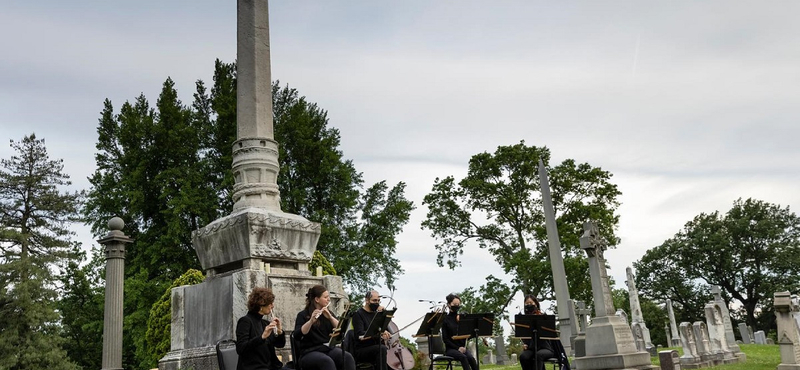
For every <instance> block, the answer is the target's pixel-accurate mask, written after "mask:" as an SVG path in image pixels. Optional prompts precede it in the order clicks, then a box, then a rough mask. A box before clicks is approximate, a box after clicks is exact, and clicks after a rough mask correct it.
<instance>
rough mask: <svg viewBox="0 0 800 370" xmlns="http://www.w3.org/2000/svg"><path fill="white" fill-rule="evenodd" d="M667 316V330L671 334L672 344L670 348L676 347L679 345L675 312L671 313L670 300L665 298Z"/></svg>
mask: <svg viewBox="0 0 800 370" xmlns="http://www.w3.org/2000/svg"><path fill="white" fill-rule="evenodd" d="M667 314H668V315H669V328H670V332H671V333H672V343H670V344H669V345H670V347H677V346H679V345H680V344H681V341H680V339H678V338H680V334H678V324H677V323H675V312H673V311H672V300H671V299H669V298H667Z"/></svg>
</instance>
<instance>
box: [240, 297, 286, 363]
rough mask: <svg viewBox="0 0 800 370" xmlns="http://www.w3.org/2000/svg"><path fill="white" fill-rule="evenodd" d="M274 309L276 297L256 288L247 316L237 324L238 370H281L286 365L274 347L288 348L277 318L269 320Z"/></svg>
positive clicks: (249, 300) (248, 302) (248, 303)
mask: <svg viewBox="0 0 800 370" xmlns="http://www.w3.org/2000/svg"><path fill="white" fill-rule="evenodd" d="M274 308H275V294H273V293H272V290H270V289H267V288H255V289H253V291H252V292H250V295H249V296H248V297H247V309H248V311H247V314H246V315H244V316H242V317H241V318H239V321H237V322H236V353H237V354H238V355H239V363H238V365H236V369H237V370H263V369H267V370H278V369H280V368H281V367H283V363H281V361H280V360H278V356H277V355H275V348H276V347H277V348H283V346H285V345H286V335H285V334H284V332H283V328H282V327H281V320H280V319H278V318H277V317H274V318H272V319H271V320H269V321H267V320H264V316H265V315H270V314H271V313H272V310H273V309H274Z"/></svg>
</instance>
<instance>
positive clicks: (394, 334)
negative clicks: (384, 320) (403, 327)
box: [384, 322, 414, 370]
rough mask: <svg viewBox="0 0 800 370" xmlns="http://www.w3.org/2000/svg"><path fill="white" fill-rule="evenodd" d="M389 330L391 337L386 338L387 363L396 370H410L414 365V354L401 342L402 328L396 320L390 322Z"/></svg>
mask: <svg viewBox="0 0 800 370" xmlns="http://www.w3.org/2000/svg"><path fill="white" fill-rule="evenodd" d="M388 329H389V330H388V331H389V333H390V334H391V335H390V336H389V339H386V340H384V344H385V345H386V365H388V366H389V367H390V368H392V369H394V370H410V369H411V368H413V367H414V355H413V354H411V351H410V350H409V349H408V348H406V346H404V345H403V344H402V343H400V330H399V329H398V328H397V325H396V324H395V323H394V322H390V323H389V326H388Z"/></svg>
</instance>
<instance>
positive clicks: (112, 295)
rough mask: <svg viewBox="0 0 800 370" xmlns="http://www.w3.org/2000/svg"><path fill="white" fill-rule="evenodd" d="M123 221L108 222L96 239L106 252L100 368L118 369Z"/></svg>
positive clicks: (119, 359) (120, 360)
mask: <svg viewBox="0 0 800 370" xmlns="http://www.w3.org/2000/svg"><path fill="white" fill-rule="evenodd" d="M123 227H125V222H124V221H122V219H121V218H119V217H114V218H112V219H111V220H109V221H108V228H109V230H110V231H109V232H108V234H106V236H105V237H103V238H102V239H100V240H98V241H97V242H98V243H100V244H101V245H103V247H104V248H105V249H104V252H105V255H106V303H105V312H104V313H103V363H102V366H103V370H111V369H120V370H121V369H122V293H123V286H124V284H123V283H124V279H125V244H130V243H133V239H131V238H129V237H127V236H125V234H124V233H123V232H122V228H123Z"/></svg>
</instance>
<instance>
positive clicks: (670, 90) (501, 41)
mask: <svg viewBox="0 0 800 370" xmlns="http://www.w3.org/2000/svg"><path fill="white" fill-rule="evenodd" d="M0 3H2V5H0V7H1V8H2V11H0V34H2V35H3V36H2V37H0V128H2V131H1V132H2V135H0V138H2V139H4V140H10V139H14V140H19V139H21V138H22V137H23V136H24V135H27V134H30V133H32V132H35V133H36V135H37V136H38V137H40V138H42V137H43V138H45V139H46V144H47V148H48V150H49V152H50V154H51V157H53V158H63V159H64V161H65V170H66V172H67V173H69V174H71V175H72V178H73V180H74V183H75V187H76V188H88V182H87V181H86V178H87V176H89V174H90V173H91V172H92V171H93V170H94V165H95V163H94V158H93V153H94V145H95V142H96V139H97V134H96V127H97V122H98V118H99V117H100V111H101V109H102V102H103V100H104V99H106V98H108V99H110V100H111V101H112V102H113V104H114V107H115V108H116V109H119V107H120V106H121V105H122V103H123V102H125V101H126V100H133V99H134V98H135V97H136V96H138V95H139V94H140V93H144V94H145V95H146V96H147V98H148V99H149V100H150V102H151V104H154V103H155V101H156V99H157V97H158V92H159V91H160V89H161V84H162V83H163V82H164V80H165V79H166V78H167V77H172V79H173V80H174V81H175V83H176V86H177V89H178V92H179V94H180V97H181V99H182V100H183V102H184V104H190V103H191V101H192V93H193V92H194V83H195V81H196V80H198V79H202V80H204V81H206V83H207V85H209V84H211V76H212V73H213V67H214V59H215V58H220V59H221V60H223V61H226V62H230V61H233V60H234V59H235V54H236V40H235V38H236V5H235V2H234V1H213V2H212V1H198V0H191V1H189V0H181V1H163V0H160V1H150V0H147V1H145V0H141V1H135V2H132V1H128V2H120V1H99V0H98V1H69V2H65V1H26V2H23V1H6V0H3V1H0ZM798 14H800V2H797V1H770V2H744V1H703V2H697V1H669V2H666V1H665V2H659V3H655V2H641V1H603V2H597V1H585V2H541V1H492V2H489V1H483V2H477V1H435V2H432V1H392V2H376V1H350V2H347V3H343V2H328V1H315V2H311V1H298V0H292V1H274V2H273V3H272V4H271V7H270V18H271V21H270V22H271V24H270V32H271V50H272V76H273V78H274V79H279V80H280V81H281V83H282V84H289V85H290V86H291V87H294V88H297V89H298V90H299V92H300V93H301V94H302V95H305V96H306V97H307V98H308V100H310V101H312V102H316V103H318V104H319V105H320V106H321V107H322V108H324V109H326V110H327V111H328V116H329V118H330V125H331V126H333V127H336V128H338V129H339V130H340V132H341V136H342V146H341V149H342V150H343V152H344V155H345V157H346V158H349V159H352V160H353V161H354V163H355V166H356V168H357V169H358V170H359V171H362V172H363V173H364V177H365V180H366V182H367V184H372V183H374V182H376V181H380V180H383V179H386V180H388V181H389V182H390V183H396V182H398V181H405V182H406V183H407V184H408V188H407V197H408V198H409V199H411V200H413V201H414V202H415V204H416V205H417V210H416V211H415V212H414V213H413V215H412V218H411V221H410V222H409V224H408V225H407V227H406V228H405V230H404V232H403V233H402V234H401V235H400V237H399V240H400V244H399V246H398V253H397V257H398V258H399V259H400V260H401V262H402V265H403V267H404V268H405V270H406V274H405V275H404V276H402V277H401V278H400V281H399V283H398V289H397V291H396V293H395V296H396V297H397V298H398V301H399V308H400V311H398V315H397V317H396V319H397V320H396V321H397V322H398V323H399V324H400V325H403V324H404V323H407V322H410V321H412V320H413V319H415V318H416V317H418V316H419V315H421V314H422V313H424V311H425V310H426V309H427V306H425V305H423V304H422V303H418V302H416V301H417V300H418V299H436V300H438V299H443V297H444V296H445V295H446V294H447V293H448V292H451V291H460V290H462V289H464V288H466V287H468V286H476V287H477V286H479V285H480V284H482V283H483V282H484V281H485V280H484V279H485V277H486V275H487V274H489V273H495V274H498V272H499V271H498V270H499V269H498V268H497V267H496V265H495V264H494V263H493V262H492V261H493V260H491V259H490V257H489V256H488V254H486V252H484V251H482V250H479V249H477V247H476V248H473V249H472V250H468V251H467V252H466V253H465V258H464V263H463V267H461V268H459V269H457V270H455V271H450V270H448V269H445V268H439V267H437V266H436V263H435V256H436V253H435V250H434V249H433V245H434V244H435V243H436V241H435V240H433V239H432V238H430V237H429V235H428V234H429V233H428V232H426V231H422V230H420V223H421V221H422V220H423V218H424V215H425V212H426V209H425V208H424V207H423V206H422V204H421V203H422V198H423V196H424V195H425V194H426V193H427V192H429V191H430V189H431V185H432V183H433V180H434V178H436V177H444V176H448V175H454V176H456V177H461V176H463V175H464V174H465V172H466V165H467V161H468V160H469V158H470V157H471V156H472V155H474V154H477V153H480V152H484V151H489V152H493V151H494V150H495V149H496V148H497V146H499V145H512V144H515V143H518V142H519V141H520V140H525V142H526V144H528V145H536V146H547V147H549V148H550V149H551V151H552V156H553V160H554V162H553V163H556V162H560V161H562V160H564V159H566V158H573V159H575V160H577V161H579V162H588V163H590V164H592V165H593V166H599V167H602V168H603V169H604V170H607V171H610V172H611V173H613V174H614V177H613V178H612V181H613V182H614V183H616V184H617V185H618V186H619V188H620V190H621V191H622V196H621V198H620V200H621V202H622V206H621V207H620V208H619V214H620V216H621V218H620V224H619V231H618V235H619V236H620V237H621V238H622V243H621V244H620V245H619V247H618V248H617V249H616V250H612V251H609V252H608V253H607V254H606V256H607V258H608V260H609V264H610V266H611V271H610V274H611V275H612V276H613V277H614V279H615V280H616V282H617V286H619V287H624V281H625V267H627V266H630V265H631V263H632V262H633V261H636V260H638V259H639V258H640V257H641V256H642V255H643V254H644V252H645V251H646V250H647V249H649V248H652V247H654V246H656V245H659V244H660V243H661V242H663V241H664V239H666V238H669V237H671V236H672V235H674V234H675V233H676V232H677V231H678V230H680V229H681V227H682V226H683V224H684V223H685V222H687V221H688V220H690V219H691V218H692V217H694V216H695V215H697V214H699V213H701V212H713V211H715V210H720V211H722V212H724V211H727V210H728V209H730V207H731V205H732V202H733V201H734V200H735V199H737V198H739V197H742V198H748V197H753V198H757V199H762V200H765V201H768V202H772V203H778V204H781V205H783V206H787V205H788V206H791V207H792V209H794V207H796V206H797V205H798V204H800V192H799V191H798V186H797V183H798V180H800V171H798V170H800V146H798V144H797V143H798V138H799V137H800V125H798V123H799V122H800V119H799V118H800V112H799V110H798V109H799V108H798V107H800V104H798V103H800V102H798V97H800V42H799V41H798V35H800V22H798V21H797V15H798ZM10 155H11V149H10V148H9V146H8V145H7V141H5V142H4V143H3V144H2V145H1V146H0V157H2V158H8V157H9V156H10ZM79 238H80V239H81V240H83V241H85V242H86V243H90V242H91V240H92V238H91V236H90V235H88V233H86V232H85V229H84V230H83V231H82V232H81V234H80V236H79ZM365 268H367V267H365ZM517 305H521V302H514V303H512V305H511V306H512V307H511V309H512V314H513V313H514V311H515V306H517ZM410 330H411V329H409V331H410ZM404 334H410V333H408V332H404Z"/></svg>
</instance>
